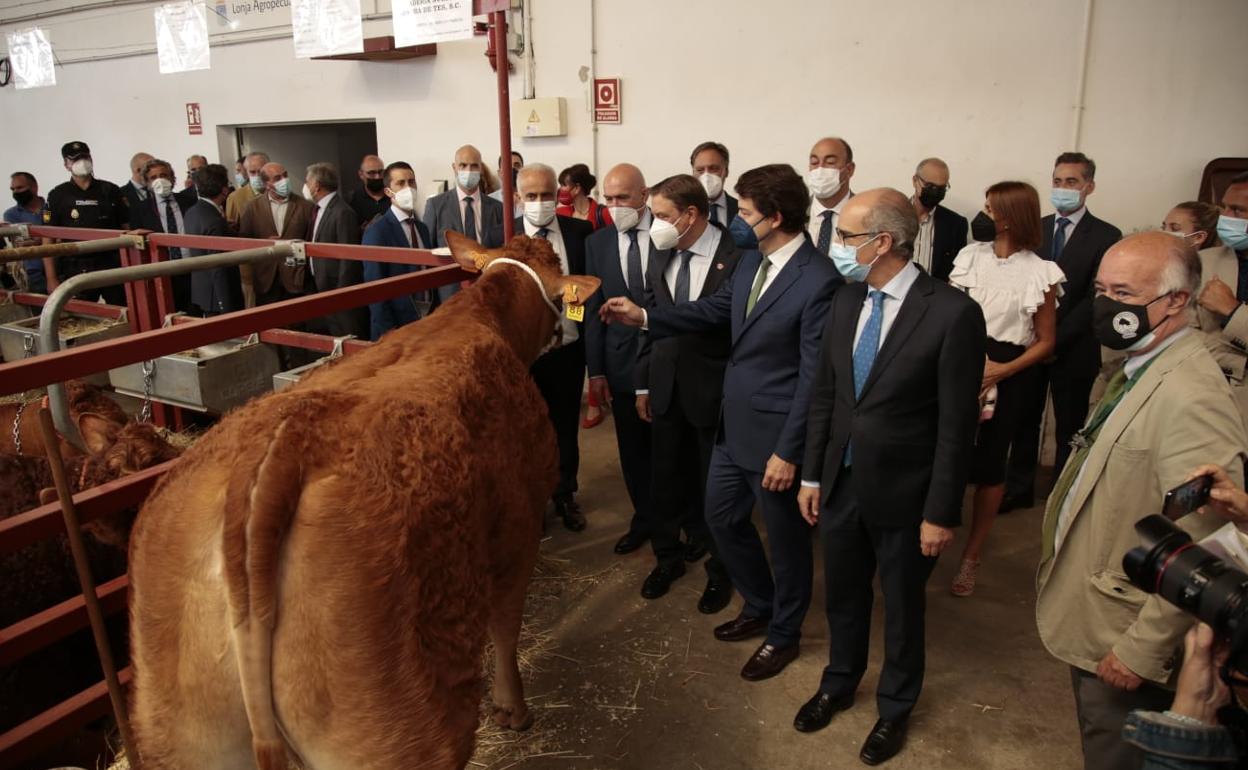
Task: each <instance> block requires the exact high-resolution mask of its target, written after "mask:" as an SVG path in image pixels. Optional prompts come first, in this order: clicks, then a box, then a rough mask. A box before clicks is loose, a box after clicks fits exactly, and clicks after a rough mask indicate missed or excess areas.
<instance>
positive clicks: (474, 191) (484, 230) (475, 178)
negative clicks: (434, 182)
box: [424, 144, 503, 301]
mask: <svg viewBox="0 0 1248 770" xmlns="http://www.w3.org/2000/svg"><path fill="white" fill-rule="evenodd" d="M482 169H483V166H482V165H481V151H480V150H478V149H477V148H476V147H473V146H472V145H471V144H465V145H464V146H463V147H460V148H459V149H458V150H456V151H455V160H454V162H453V163H451V171H452V173H454V174H455V186H454V187H453V188H451V189H450V190H447V191H446V192H444V193H441V194H440V195H435V196H433V197H432V198H430V199H429V200H428V201H427V202H426V203H425V216H424V221H425V227H426V228H428V229H429V235H430V236H432V237H433V241H434V246H446V231H447V230H455V231H456V232H460V233H463V234H464V235H466V236H468V237H469V238H471V239H473V240H474V241H476V242H477V243H480V244H481V245H483V246H502V245H503V244H501V243H486V240H488V239H489V238H490V234H491V233H492V232H495V231H497V232H502V229H503V204H502V203H500V202H499V201H496V200H494V199H493V198H491V197H490V196H488V195H486V194H485V191H484V190H482V189H481V172H482ZM458 290H459V286H458V285H457V284H452V285H451V286H442V287H440V288H439V289H438V295H439V297H440V298H441V299H442V301H446V300H447V299H449V298H450V296H451V295H452V294H454V293H455V292H456V291H458Z"/></svg>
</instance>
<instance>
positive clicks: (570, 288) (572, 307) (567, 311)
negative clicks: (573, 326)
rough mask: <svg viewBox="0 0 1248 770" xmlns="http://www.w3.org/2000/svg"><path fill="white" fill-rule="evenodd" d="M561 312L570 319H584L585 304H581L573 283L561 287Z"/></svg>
mask: <svg viewBox="0 0 1248 770" xmlns="http://www.w3.org/2000/svg"><path fill="white" fill-rule="evenodd" d="M563 312H564V315H566V316H567V317H568V320H571V321H578V322H579V321H584V320H585V306H584V305H582V304H581V300H580V298H579V297H577V286H576V284H574V283H569V284H566V285H565V286H564V287H563Z"/></svg>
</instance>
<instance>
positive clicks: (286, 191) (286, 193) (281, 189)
mask: <svg viewBox="0 0 1248 770" xmlns="http://www.w3.org/2000/svg"><path fill="white" fill-rule="evenodd" d="M273 192H275V193H277V197H279V198H289V197H290V179H289V178H286V179H279V180H277V182H275V183H274V184H273Z"/></svg>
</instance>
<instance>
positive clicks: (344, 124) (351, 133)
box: [218, 120, 377, 192]
mask: <svg viewBox="0 0 1248 770" xmlns="http://www.w3.org/2000/svg"><path fill="white" fill-rule="evenodd" d="M220 129H221V130H220V132H219V133H218V141H219V143H220V144H221V157H223V158H241V157H243V156H244V155H246V154H247V153H249V152H263V153H267V154H268V156H269V158H270V159H271V160H273V161H274V162H276V163H281V164H282V165H283V166H285V167H286V170H287V171H288V172H289V173H290V179H291V186H292V187H293V188H294V189H295V190H296V191H297V190H298V189H299V187H300V186H301V185H302V184H303V177H304V171H305V170H306V169H307V167H308V166H310V165H311V164H313V163H320V162H323V161H327V162H329V163H333V164H334V165H335V166H337V167H338V174H339V177H340V178H341V180H342V188H343V191H344V192H346V191H349V190H352V189H354V188H355V187H356V186H358V184H359V182H358V180H357V179H356V171H357V170H358V169H359V167H360V159H361V158H363V157H364V156H365V155H375V154H376V153H377V122H376V121H375V120H342V121H321V122H317V123H255V124H247V125H235V126H220Z"/></svg>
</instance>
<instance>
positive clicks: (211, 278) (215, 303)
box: [182, 199, 243, 313]
mask: <svg viewBox="0 0 1248 770" xmlns="http://www.w3.org/2000/svg"><path fill="white" fill-rule="evenodd" d="M182 221H183V223H184V224H185V225H186V234H187V235H211V236H226V235H229V234H230V233H229V225H228V224H227V222H226V219H225V217H224V216H222V215H221V212H220V211H218V210H217V207H216V206H214V205H212V204H211V203H209V202H208V201H206V200H202V199H201V200H200V201H199V202H198V203H196V204H195V205H194V206H191V207H190V208H189V209H187V211H186V214H185V215H184V216H183V218H182ZM190 252H191V258H192V259H193V258H195V257H202V256H205V255H207V254H216V253H217V252H215V251H212V250H210V249H191V250H190ZM191 303H192V304H194V305H195V306H197V307H198V308H199V309H200V310H203V311H204V312H207V313H231V312H233V311H235V310H242V309H243V287H242V283H241V281H240V278H239V272H238V266H237V265H231V266H229V267H219V268H215V269H213V270H196V271H195V272H193V273H191Z"/></svg>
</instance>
